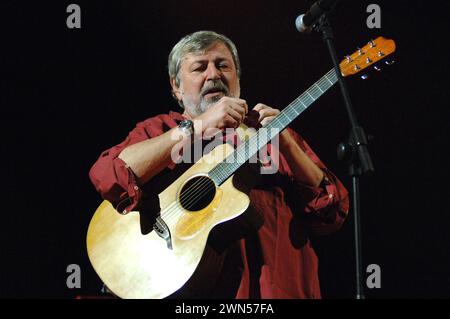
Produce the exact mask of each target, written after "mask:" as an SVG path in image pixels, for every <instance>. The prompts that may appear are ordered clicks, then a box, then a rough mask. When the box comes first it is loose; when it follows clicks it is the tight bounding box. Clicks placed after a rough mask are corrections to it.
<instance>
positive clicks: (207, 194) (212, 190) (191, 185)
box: [180, 176, 216, 211]
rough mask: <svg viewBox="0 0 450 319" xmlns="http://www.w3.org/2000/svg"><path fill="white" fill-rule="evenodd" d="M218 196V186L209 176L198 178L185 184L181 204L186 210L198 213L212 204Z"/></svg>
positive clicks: (181, 194) (181, 193)
mask: <svg viewBox="0 0 450 319" xmlns="http://www.w3.org/2000/svg"><path fill="white" fill-rule="evenodd" d="M215 195H216V185H215V184H214V182H213V181H212V180H211V179H210V178H209V177H207V176H197V177H194V178H192V179H190V180H189V181H187V183H186V184H184V186H183V188H182V189H181V192H180V204H181V206H182V207H183V208H184V209H187V210H190V211H198V210H201V209H203V208H205V207H206V206H208V205H209V203H211V201H212V200H213V199H214V196H215Z"/></svg>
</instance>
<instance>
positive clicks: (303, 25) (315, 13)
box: [295, 0, 337, 32]
mask: <svg viewBox="0 0 450 319" xmlns="http://www.w3.org/2000/svg"><path fill="white" fill-rule="evenodd" d="M336 2H337V0H318V1H316V2H315V3H314V4H313V5H312V6H311V8H310V9H309V11H308V12H306V13H304V14H301V15H299V16H298V17H297V19H295V28H296V29H297V30H298V31H299V32H310V31H311V29H312V27H313V26H314V25H315V24H316V23H317V20H319V19H320V17H321V16H322V15H323V14H324V13H326V12H328V11H330V10H331V9H333V7H334V6H335V4H336Z"/></svg>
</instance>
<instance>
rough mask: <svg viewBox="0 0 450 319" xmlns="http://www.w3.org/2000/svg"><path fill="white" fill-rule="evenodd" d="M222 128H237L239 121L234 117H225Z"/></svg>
mask: <svg viewBox="0 0 450 319" xmlns="http://www.w3.org/2000/svg"><path fill="white" fill-rule="evenodd" d="M223 122H224V127H223V128H227V127H232V128H236V127H238V126H239V123H240V122H239V121H238V120H236V119H235V118H234V117H232V116H231V115H227V116H226V117H225V118H224V120H223Z"/></svg>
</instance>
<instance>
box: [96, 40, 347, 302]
mask: <svg viewBox="0 0 450 319" xmlns="http://www.w3.org/2000/svg"><path fill="white" fill-rule="evenodd" d="M168 69H169V79H170V85H171V88H172V94H173V96H174V98H175V99H176V100H177V101H178V103H179V105H180V106H182V108H183V113H182V114H180V113H178V112H173V111H172V112H170V113H169V114H161V115H158V116H155V117H152V118H149V119H147V120H145V121H143V122H141V123H139V124H138V125H137V126H136V128H135V129H134V130H133V131H132V132H130V134H129V135H128V137H127V138H126V139H125V140H124V141H123V142H122V143H121V144H118V145H116V146H114V147H112V148H110V149H108V150H106V151H105V152H103V153H102V154H101V156H100V158H99V159H98V160H97V162H96V163H95V164H94V166H93V167H92V168H91V171H90V178H91V180H92V182H93V184H94V185H95V187H96V189H97V191H98V192H99V193H100V194H101V195H102V196H103V198H105V199H107V200H109V201H110V202H111V203H112V204H113V206H114V208H115V209H116V210H117V211H118V212H120V213H123V214H126V213H128V212H130V211H131V210H139V211H141V212H142V211H150V212H152V214H153V216H151V217H152V218H156V216H154V214H155V213H154V212H155V211H156V209H155V208H158V207H159V205H158V203H157V194H159V193H160V192H161V191H162V190H164V189H165V188H166V187H167V186H168V185H170V184H171V183H172V182H173V181H174V180H175V179H176V178H177V177H178V176H179V175H180V174H181V173H182V172H184V171H185V170H186V168H187V167H188V166H187V165H186V164H187V163H176V161H174V158H173V148H174V147H175V146H176V145H179V143H180V139H174V138H173V136H174V133H179V134H180V135H181V141H182V143H183V145H184V146H188V145H190V144H191V143H193V141H195V140H199V139H200V140H204V139H208V138H209V137H211V136H214V134H215V133H217V132H222V131H224V130H225V129H229V128H237V127H239V126H240V125H241V124H242V123H243V122H244V121H248V119H249V118H250V117H252V116H253V120H254V121H253V124H254V126H255V127H257V128H258V127H263V126H265V125H267V123H269V122H270V121H271V120H273V119H274V118H275V116H276V115H277V114H279V112H280V111H279V110H278V109H276V108H272V107H270V106H268V105H265V104H263V103H258V104H256V105H255V106H254V107H252V108H249V106H248V105H247V102H246V101H245V100H244V99H242V98H241V97H240V92H241V90H240V74H241V68H240V63H239V57H238V53H237V50H236V47H235V45H234V44H233V42H232V41H231V40H230V39H229V38H227V37H226V36H224V35H220V34H217V33H215V32H212V31H199V32H195V33H193V34H189V35H187V36H185V37H184V38H182V39H181V40H180V41H179V42H178V43H177V44H176V45H175V46H174V47H173V49H172V51H171V53H170V55H169V61H168ZM250 115H252V116H250ZM248 123H249V122H248ZM193 137H194V138H193ZM275 151H276V150H274V149H272V150H271V152H275ZM279 156H280V158H279V167H278V171H277V172H276V173H275V174H272V175H267V176H261V177H260V179H259V180H258V182H257V183H256V185H254V187H253V188H252V189H251V190H250V191H249V197H250V200H251V204H250V208H251V211H252V214H253V215H254V217H255V218H253V219H252V218H250V217H249V218H248V220H253V221H255V220H256V222H247V223H241V224H240V225H241V226H242V227H241V230H242V231H238V230H237V229H238V228H239V227H228V228H222V229H220V230H219V231H218V232H216V234H215V235H214V236H210V239H211V237H215V239H216V240H217V238H219V241H220V239H223V240H224V241H227V242H226V244H224V245H222V246H220V245H216V246H214V245H212V246H214V247H213V248H212V249H209V250H208V251H209V252H208V253H209V254H214V256H215V259H214V258H213V259H214V260H215V262H213V263H211V264H209V265H208V267H206V268H205V271H206V272H211V273H214V275H213V276H210V277H209V278H208V280H207V281H205V282H204V283H205V284H204V285H203V286H202V287H203V288H202V289H203V290H202V291H201V292H199V293H198V294H197V296H201V297H222V298H227V297H237V298H320V287H319V278H318V270H317V269H318V261H317V256H316V254H315V253H314V250H313V248H312V246H311V243H310V239H309V236H310V235H313V234H316V235H321V234H328V233H331V232H334V231H336V230H337V229H338V228H339V227H340V226H341V225H342V223H343V221H344V219H345V217H346V215H347V213H348V194H347V191H346V190H345V188H344V186H343V185H342V184H341V182H340V181H339V180H338V179H337V178H336V177H335V176H334V175H333V174H332V173H331V172H330V171H329V170H328V169H327V168H326V167H325V166H324V164H323V163H322V162H321V161H320V159H319V158H318V157H317V156H316V155H315V153H314V152H313V151H312V150H311V148H310V147H309V146H308V144H307V143H306V142H305V141H304V140H303V139H302V138H301V137H300V136H299V135H298V134H297V133H295V132H294V131H293V130H291V129H286V130H284V131H282V132H281V133H280V134H279ZM238 219H239V218H238ZM225 224H227V223H225ZM233 225H237V224H233ZM224 229H226V230H224ZM232 233H235V234H232ZM211 235H213V234H212V233H211ZM224 238H226V240H225V239H224ZM219 246H220V247H225V248H224V249H219V248H218V247H219Z"/></svg>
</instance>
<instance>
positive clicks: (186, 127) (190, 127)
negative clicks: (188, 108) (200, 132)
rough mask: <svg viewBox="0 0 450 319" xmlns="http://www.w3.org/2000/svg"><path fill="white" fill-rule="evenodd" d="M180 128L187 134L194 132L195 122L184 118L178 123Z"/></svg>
mask: <svg viewBox="0 0 450 319" xmlns="http://www.w3.org/2000/svg"><path fill="white" fill-rule="evenodd" d="M178 128H179V129H180V130H181V131H182V132H183V133H184V134H187V135H193V134H194V122H192V121H191V120H183V121H181V122H180V123H179V124H178Z"/></svg>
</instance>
